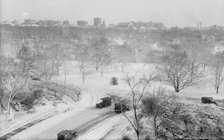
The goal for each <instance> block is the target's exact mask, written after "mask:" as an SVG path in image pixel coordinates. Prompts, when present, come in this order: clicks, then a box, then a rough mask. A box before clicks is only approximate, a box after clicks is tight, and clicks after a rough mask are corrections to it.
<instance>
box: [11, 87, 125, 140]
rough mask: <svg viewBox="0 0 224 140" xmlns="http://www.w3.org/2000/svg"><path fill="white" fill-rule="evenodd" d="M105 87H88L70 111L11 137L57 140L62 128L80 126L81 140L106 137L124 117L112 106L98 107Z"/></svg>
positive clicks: (77, 127) (17, 138) (69, 128)
mask: <svg viewBox="0 0 224 140" xmlns="http://www.w3.org/2000/svg"><path fill="white" fill-rule="evenodd" d="M105 96H106V93H105V91H104V90H100V89H96V88H85V89H84V90H83V93H82V100H80V101H78V102H76V103H75V104H74V105H73V106H72V109H71V110H70V111H69V112H65V113H63V114H60V115H57V116H54V117H52V118H49V119H47V120H45V121H42V122H40V123H38V124H36V125H33V126H32V127H30V128H28V129H26V130H24V131H22V132H20V133H18V134H16V135H14V136H13V137H11V139H16V140H19V139H23V140H24V139H29V140H32V139H35V140H36V139H57V133H59V132H60V131H61V130H65V129H68V130H71V129H77V130H78V131H79V140H82V139H85V140H86V139H87V140H88V139H91V140H92V139H100V138H102V137H104V136H105V135H106V134H107V133H108V132H109V131H110V130H111V129H112V128H113V127H114V126H115V125H116V124H117V123H118V122H119V120H120V119H121V116H120V115H117V114H116V113H114V112H113V107H108V108H105V109H96V108H95V104H96V103H97V102H99V101H100V100H99V99H100V98H102V97H105Z"/></svg>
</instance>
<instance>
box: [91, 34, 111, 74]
mask: <svg viewBox="0 0 224 140" xmlns="http://www.w3.org/2000/svg"><path fill="white" fill-rule="evenodd" d="M91 45H92V46H93V61H94V63H95V65H96V70H98V68H100V74H101V76H102V77H103V73H104V68H105V67H106V66H107V65H109V64H110V63H111V61H112V49H111V47H110V46H109V41H108V39H106V38H104V37H99V38H94V39H93V40H92V44H91Z"/></svg>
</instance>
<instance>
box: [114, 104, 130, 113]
mask: <svg viewBox="0 0 224 140" xmlns="http://www.w3.org/2000/svg"><path fill="white" fill-rule="evenodd" d="M114 111H115V112H116V113H122V112H125V111H130V107H129V106H127V105H125V104H122V103H115V104H114Z"/></svg>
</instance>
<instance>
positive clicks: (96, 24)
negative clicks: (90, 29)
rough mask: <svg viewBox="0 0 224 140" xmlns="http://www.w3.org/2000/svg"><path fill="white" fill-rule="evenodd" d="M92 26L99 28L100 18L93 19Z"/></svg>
mask: <svg viewBox="0 0 224 140" xmlns="http://www.w3.org/2000/svg"><path fill="white" fill-rule="evenodd" d="M93 24H94V26H95V27H99V26H101V18H94V19H93Z"/></svg>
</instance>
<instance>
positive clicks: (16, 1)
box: [0, 0, 224, 26]
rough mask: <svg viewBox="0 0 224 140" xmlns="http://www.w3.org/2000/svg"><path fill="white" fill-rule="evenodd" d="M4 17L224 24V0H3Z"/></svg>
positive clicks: (90, 22)
mask: <svg viewBox="0 0 224 140" xmlns="http://www.w3.org/2000/svg"><path fill="white" fill-rule="evenodd" d="M0 12H1V13H0V19H1V21H3V20H13V19H17V20H19V21H22V20H23V19H24V18H33V19H54V20H66V19H68V20H69V21H70V22H74V23H75V22H76V21H77V20H79V19H82V20H87V21H88V22H89V24H92V23H93V20H92V19H93V18H94V17H101V18H104V19H105V21H106V23H107V24H108V23H118V22H124V21H156V22H163V23H165V24H166V25H167V26H176V25H177V26H196V24H197V22H198V21H200V22H202V25H203V26H207V25H214V24H217V25H221V26H224V0H0Z"/></svg>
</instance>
